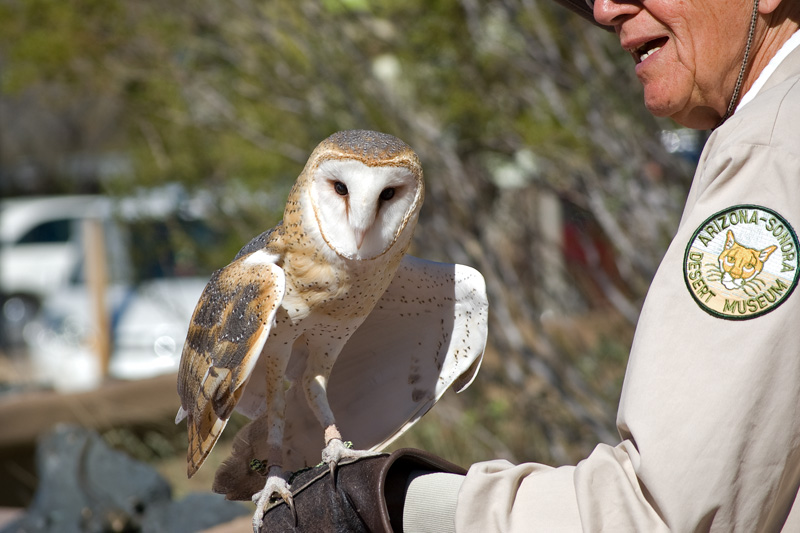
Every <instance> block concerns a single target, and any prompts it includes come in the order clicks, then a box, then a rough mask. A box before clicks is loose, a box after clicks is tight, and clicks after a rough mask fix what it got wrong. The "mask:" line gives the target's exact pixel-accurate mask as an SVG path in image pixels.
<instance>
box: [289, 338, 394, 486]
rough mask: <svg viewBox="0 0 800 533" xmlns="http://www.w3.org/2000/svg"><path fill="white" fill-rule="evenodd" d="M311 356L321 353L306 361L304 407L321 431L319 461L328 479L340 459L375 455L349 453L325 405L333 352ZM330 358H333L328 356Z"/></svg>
mask: <svg viewBox="0 0 800 533" xmlns="http://www.w3.org/2000/svg"><path fill="white" fill-rule="evenodd" d="M311 353H317V354H319V353H322V354H323V356H322V357H320V356H316V357H314V358H309V361H308V363H307V366H306V370H305V373H304V374H303V386H304V388H305V393H306V398H307V400H308V405H309V407H310V408H311V411H313V413H314V415H315V416H316V417H317V420H318V421H319V423H320V424H321V425H322V427H323V428H324V429H325V448H324V449H323V450H322V461H323V462H324V463H326V464H328V466H329V467H330V470H331V475H333V473H334V471H335V470H336V466H337V465H338V464H339V461H341V460H342V459H349V458H359V457H368V456H371V455H379V453H378V452H373V451H369V450H353V449H352V448H351V447H350V446H348V445H347V444H345V442H344V440H343V439H342V434H341V433H340V432H339V428H337V427H336V420H335V418H334V416H333V411H331V407H330V405H329V404H328V393H327V389H328V378H329V377H330V373H331V370H332V369H333V363H334V362H335V361H336V355H338V353H339V350H338V349H337V350H336V351H333V350H328V351H317V352H314V351H313V350H312V352H311ZM330 354H333V355H330Z"/></svg>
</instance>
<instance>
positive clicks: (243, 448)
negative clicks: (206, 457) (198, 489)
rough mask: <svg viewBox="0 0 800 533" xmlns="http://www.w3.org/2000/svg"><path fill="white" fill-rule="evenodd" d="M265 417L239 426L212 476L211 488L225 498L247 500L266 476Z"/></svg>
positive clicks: (258, 488)
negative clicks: (227, 455)
mask: <svg viewBox="0 0 800 533" xmlns="http://www.w3.org/2000/svg"><path fill="white" fill-rule="evenodd" d="M266 432H267V426H266V419H265V418H264V417H262V418H258V419H256V420H253V421H252V422H250V423H249V424H247V425H246V426H245V427H243V428H242V429H240V430H239V432H238V433H237V434H236V438H235V439H234V440H233V449H232V450H231V455H230V457H228V458H227V459H225V461H223V462H222V464H221V465H220V467H219V468H218V469H217V473H216V475H215V476H214V484H213V485H212V487H211V490H213V491H214V492H216V493H217V494H224V495H225V499H228V500H245V501H247V500H250V499H251V497H252V496H253V494H255V493H256V492H258V491H260V490H261V489H263V488H264V482H265V480H266V478H265V475H266V469H267V464H266V456H267V446H266V442H267V439H266Z"/></svg>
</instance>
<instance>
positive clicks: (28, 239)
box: [17, 218, 72, 244]
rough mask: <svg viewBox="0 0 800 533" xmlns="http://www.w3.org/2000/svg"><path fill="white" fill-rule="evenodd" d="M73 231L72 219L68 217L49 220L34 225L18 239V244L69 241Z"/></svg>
mask: <svg viewBox="0 0 800 533" xmlns="http://www.w3.org/2000/svg"><path fill="white" fill-rule="evenodd" d="M71 231H72V220H70V219H68V218H64V219H59V220H49V221H47V222H43V223H41V224H39V225H38V226H34V227H33V228H31V229H30V230H28V233H26V234H25V235H23V236H22V238H21V239H20V240H19V241H17V244H43V243H57V242H68V241H69V238H70V233H71Z"/></svg>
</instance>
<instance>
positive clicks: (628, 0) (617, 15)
mask: <svg viewBox="0 0 800 533" xmlns="http://www.w3.org/2000/svg"><path fill="white" fill-rule="evenodd" d="M591 3H592V4H593V6H592V7H593V9H594V19H595V20H596V21H597V22H598V23H600V24H602V25H603V26H617V25H619V24H622V22H623V21H624V20H625V19H627V18H629V17H631V16H632V15H634V14H636V13H637V12H638V11H640V10H641V9H642V7H641V5H640V4H639V2H638V0H594V1H593V2H591Z"/></svg>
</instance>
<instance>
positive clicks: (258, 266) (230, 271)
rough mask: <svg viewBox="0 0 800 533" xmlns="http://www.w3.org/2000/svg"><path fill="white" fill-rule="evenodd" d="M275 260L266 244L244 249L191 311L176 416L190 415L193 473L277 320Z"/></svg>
mask: <svg viewBox="0 0 800 533" xmlns="http://www.w3.org/2000/svg"><path fill="white" fill-rule="evenodd" d="M243 250H244V249H243ZM275 261H276V256H274V255H272V254H270V253H269V252H267V251H265V250H264V249H257V250H255V251H250V252H249V253H245V254H241V253H240V255H238V256H237V259H235V260H234V261H233V262H232V263H231V264H229V265H228V266H226V267H225V268H222V269H220V270H218V271H217V272H215V273H214V274H213V275H212V277H211V280H210V281H209V282H208V284H207V285H206V288H205V289H204V290H203V294H202V295H201V296H200V300H199V302H198V303H197V307H196V308H195V310H194V314H193V315H192V319H191V323H190V325H189V332H188V334H187V337H186V343H185V345H184V348H183V353H182V355H181V364H180V368H179V370H178V395H179V396H180V399H181V408H180V410H179V411H178V416H177V418H176V422H179V421H180V420H181V419H182V418H184V417H186V418H187V419H188V423H187V426H188V433H189V452H188V473H189V476H190V477H191V476H192V475H193V474H194V473H195V472H196V471H197V469H198V468H200V466H201V465H202V464H203V462H204V461H205V459H206V457H207V456H208V454H209V453H210V452H211V449H212V448H213V447H214V444H215V443H216V441H217V439H218V438H219V435H220V433H222V430H223V428H224V427H225V424H226V423H227V421H228V418H229V417H230V415H231V413H232V412H233V409H234V407H236V404H237V402H238V401H239V398H240V397H241V394H242V392H243V390H244V385H245V384H246V383H247V380H248V378H249V377H250V374H251V372H252V370H253V367H254V366H255V363H256V361H257V360H258V357H259V355H260V354H261V350H262V348H263V347H264V343H265V342H266V339H267V336H268V334H269V331H270V329H271V328H272V326H273V324H274V321H275V313H276V311H277V309H278V307H279V306H280V304H281V301H282V300H283V294H284V288H285V280H284V273H283V270H282V269H281V268H280V267H279V266H277V265H276V264H275Z"/></svg>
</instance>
